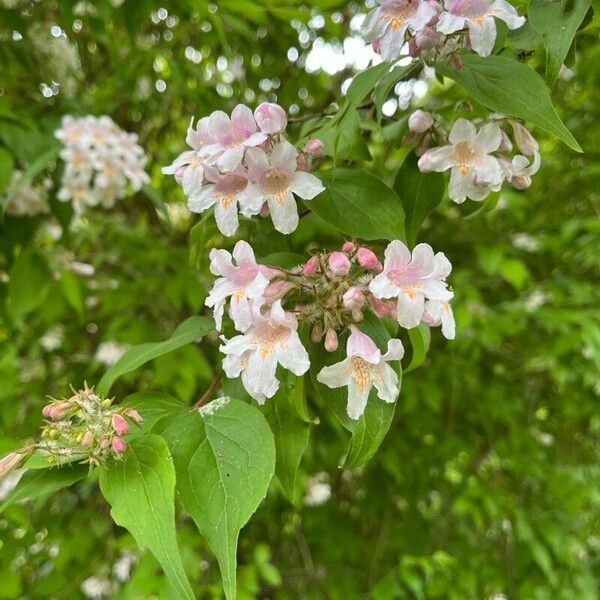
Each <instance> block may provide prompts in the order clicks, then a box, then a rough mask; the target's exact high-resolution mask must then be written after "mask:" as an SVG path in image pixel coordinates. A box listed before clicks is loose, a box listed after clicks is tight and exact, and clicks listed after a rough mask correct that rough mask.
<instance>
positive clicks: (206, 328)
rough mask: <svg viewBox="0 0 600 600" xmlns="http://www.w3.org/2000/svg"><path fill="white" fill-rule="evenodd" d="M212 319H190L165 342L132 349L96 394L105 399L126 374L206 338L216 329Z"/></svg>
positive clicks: (102, 382)
mask: <svg viewBox="0 0 600 600" xmlns="http://www.w3.org/2000/svg"><path fill="white" fill-rule="evenodd" d="M214 327H215V326H214V323H213V320H212V319H209V318H208V317H190V318H189V319H186V320H185V321H184V322H183V323H180V324H179V326H178V327H177V329H175V331H174V332H173V335H172V336H171V337H170V338H169V339H168V340H165V341H164V342H156V343H149V344H140V345H139V346H134V347H133V348H130V349H129V350H127V352H125V354H123V356H122V357H121V358H120V359H119V360H118V361H117V362H116V363H115V364H114V365H113V366H112V367H111V368H110V369H109V370H108V371H107V372H106V373H105V374H104V376H103V377H102V379H101V380H100V383H98V385H97V387H96V393H97V394H98V395H99V396H100V397H102V398H105V397H106V396H107V395H108V393H109V392H110V388H111V386H112V384H113V383H114V382H115V381H116V380H117V379H118V378H119V377H121V375H124V374H125V373H129V372H131V371H134V370H135V369H137V368H138V367H141V366H142V365H143V364H145V363H147V362H148V361H150V360H152V359H154V358H157V357H159V356H162V355H163V354H167V353H168V352H172V351H173V350H177V348H181V346H185V345H186V344H191V343H192V342H193V341H194V340H197V339H198V338H201V337H203V336H205V335H206V334H207V333H209V332H210V331H212V330H213V329H214Z"/></svg>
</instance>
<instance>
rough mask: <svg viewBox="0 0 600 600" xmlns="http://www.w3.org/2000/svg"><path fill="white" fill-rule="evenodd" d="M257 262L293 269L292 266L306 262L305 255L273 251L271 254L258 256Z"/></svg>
mask: <svg viewBox="0 0 600 600" xmlns="http://www.w3.org/2000/svg"><path fill="white" fill-rule="evenodd" d="M259 262H260V263H261V264H263V265H269V266H271V267H281V268H282V269H293V268H294V267H298V266H302V265H303V264H304V263H305V262H306V257H305V256H303V255H302V254H294V253H292V252H273V253H272V254H269V255H267V256H265V257H263V258H260V259H259Z"/></svg>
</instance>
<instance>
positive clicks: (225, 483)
mask: <svg viewBox="0 0 600 600" xmlns="http://www.w3.org/2000/svg"><path fill="white" fill-rule="evenodd" d="M164 436H165V438H166V439H167V441H168V443H169V446H170V448H171V451H172V452H173V461H174V463H175V469H176V471H177V492H178V495H179V498H180V499H181V503H182V504H183V507H184V509H185V510H186V512H187V513H188V514H189V515H190V516H191V517H192V519H193V520H194V522H195V523H196V526H197V527H198V529H199V530H200V533H201V534H202V535H203V536H204V537H205V538H206V541H207V542H208V544H209V546H210V547H211V549H212V551H213V552H214V554H215V556H216V557H217V561H218V562H219V567H220V569H221V576H222V578H223V588H224V590H225V596H226V597H227V599H228V600H232V599H234V598H235V596H236V577H235V571H236V564H237V559H236V550H237V542H238V536H239V533H240V530H241V529H242V527H243V526H244V525H245V524H246V523H247V522H248V520H249V519H250V517H251V516H252V514H253V513H254V511H255V510H256V509H257V507H258V505H259V504H260V502H261V500H262V499H263V498H264V497H265V495H266V493H267V489H268V487H269V483H270V481H271V478H272V477H273V473H274V470H275V442H274V440H273V434H272V433H271V430H270V429H269V425H268V424H267V421H266V420H265V418H264V417H263V416H262V414H261V412H260V410H258V408H256V407H255V406H253V405H250V404H246V403H245V402H242V401H241V400H234V399H230V398H220V399H219V400H214V401H213V402H211V403H210V404H207V405H206V406H204V407H203V408H201V409H199V410H192V411H189V412H186V413H185V414H183V415H181V416H180V417H177V418H176V419H175V421H174V422H173V423H172V425H171V426H170V427H169V428H168V429H167V430H165V432H164Z"/></svg>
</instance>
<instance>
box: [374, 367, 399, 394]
mask: <svg viewBox="0 0 600 600" xmlns="http://www.w3.org/2000/svg"><path fill="white" fill-rule="evenodd" d="M379 373H380V375H381V377H380V378H379V377H375V378H374V379H373V385H374V386H375V389H376V390H377V396H379V398H381V399H382V400H383V401H384V402H388V403H391V402H395V401H396V400H397V399H398V396H399V395H400V390H399V389H398V373H396V371H394V369H393V368H392V367H390V365H387V364H385V363H383V364H382V365H381V367H380V369H379Z"/></svg>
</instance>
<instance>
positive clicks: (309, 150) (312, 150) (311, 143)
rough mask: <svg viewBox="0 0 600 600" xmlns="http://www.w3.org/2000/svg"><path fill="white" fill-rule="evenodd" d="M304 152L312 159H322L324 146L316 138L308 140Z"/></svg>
mask: <svg viewBox="0 0 600 600" xmlns="http://www.w3.org/2000/svg"><path fill="white" fill-rule="evenodd" d="M304 152H305V153H306V154H309V155H310V156H312V157H313V158H322V157H323V156H325V145H324V144H323V142H322V141H321V140H318V139H316V138H313V139H310V140H308V142H306V145H305V146H304Z"/></svg>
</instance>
